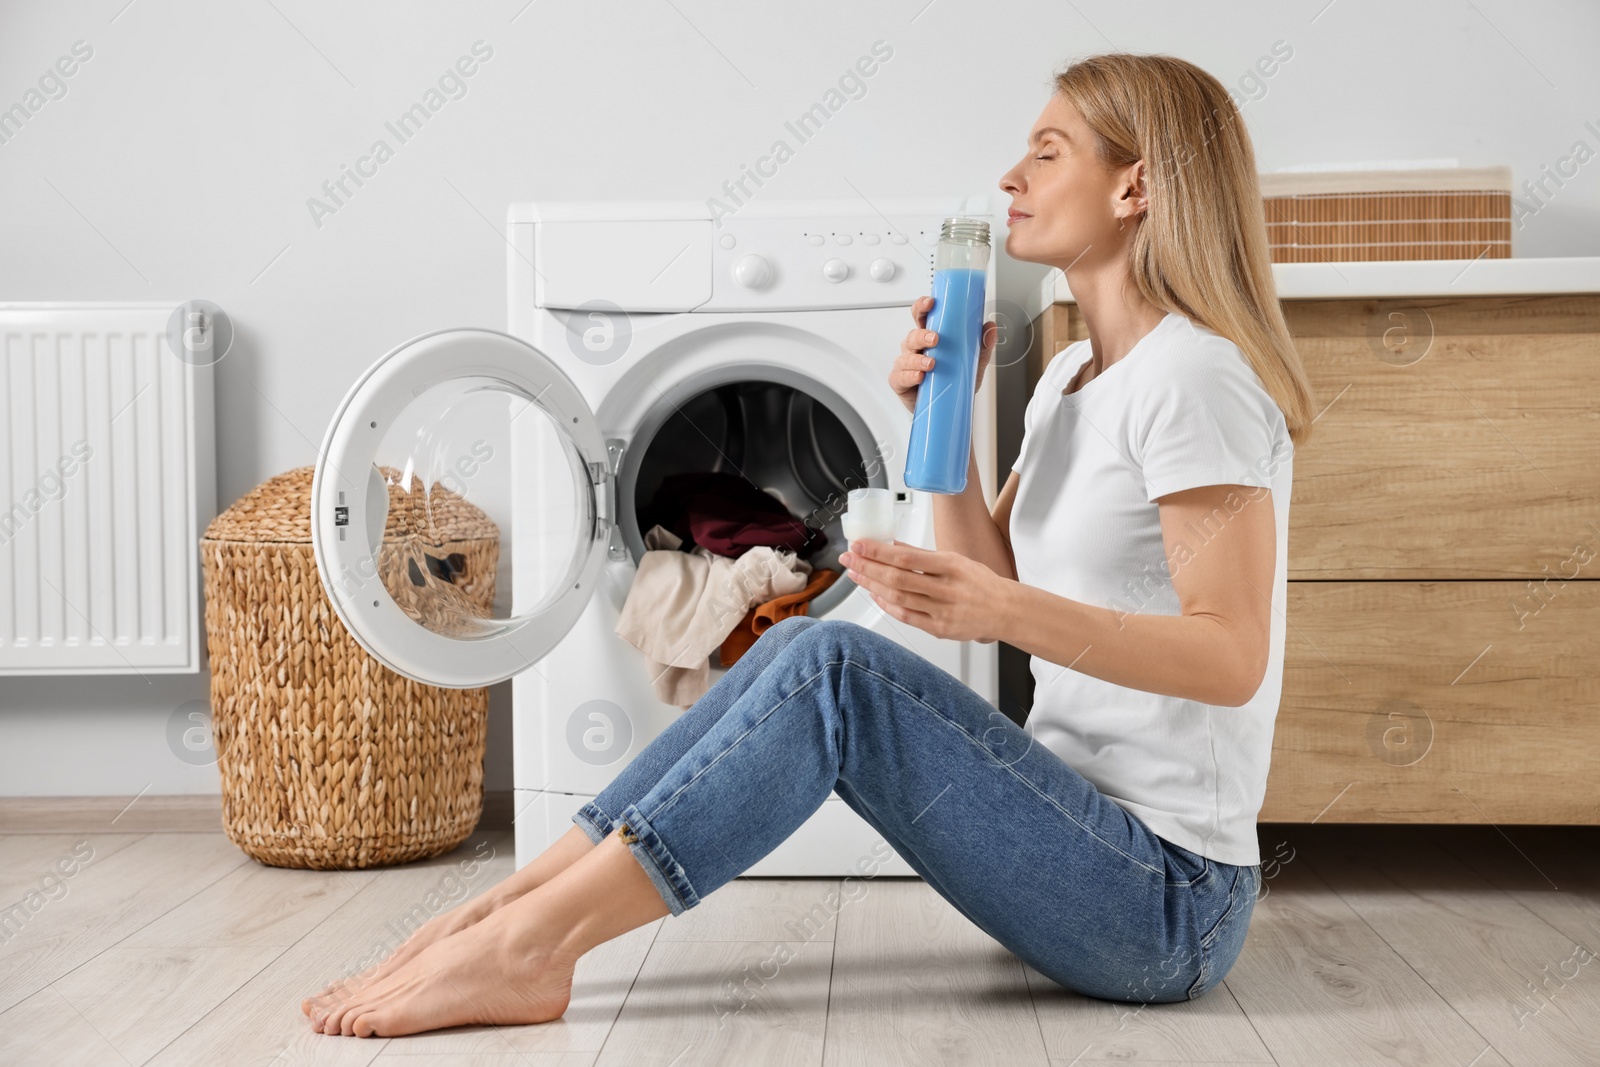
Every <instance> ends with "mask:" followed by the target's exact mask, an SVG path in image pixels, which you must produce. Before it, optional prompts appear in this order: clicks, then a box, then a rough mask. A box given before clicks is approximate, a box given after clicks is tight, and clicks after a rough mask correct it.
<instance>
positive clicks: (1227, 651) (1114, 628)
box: [998, 485, 1277, 707]
mask: <svg viewBox="0 0 1600 1067" xmlns="http://www.w3.org/2000/svg"><path fill="white" fill-rule="evenodd" d="M1230 495H1234V499H1233V501H1232V502H1233V503H1234V504H1236V505H1237V503H1238V502H1239V501H1240V500H1243V501H1245V502H1246V503H1245V504H1244V506H1243V507H1242V508H1240V509H1239V510H1238V511H1237V512H1234V511H1233V510H1232V509H1230V508H1229V507H1228V505H1227V503H1225V501H1228V499H1229V497H1230ZM1157 503H1158V504H1159V505H1160V508H1161V537H1162V542H1163V544H1164V545H1165V547H1166V553H1167V562H1168V567H1169V569H1170V571H1171V574H1172V587H1173V591H1174V592H1176V593H1177V595H1178V606H1179V610H1180V612H1181V614H1179V615H1144V614H1135V613H1132V612H1122V611H1117V610H1115V609H1112V608H1098V607H1091V606H1090V605H1087V604H1082V603H1079V602H1078V601H1075V600H1068V599H1067V598H1066V597H1060V596H1056V595H1055V594H1054V593H1048V592H1046V591H1044V590H1043V589H1036V588H1034V587H1032V586H1026V585H1020V584H1016V583H1012V585H1011V586H1010V587H1009V588H1007V589H1006V591H1005V592H1006V593H1008V594H1009V595H1007V596H1004V597H1003V600H1004V603H1005V607H1004V609H1003V610H1002V611H1001V612H1000V613H999V616H998V619H999V623H1000V627H999V634H998V636H999V638H1000V639H1001V640H1003V641H1006V642H1008V643H1010V644H1013V645H1015V646H1016V647H1018V648H1020V649H1022V650H1023V651H1025V652H1028V653H1030V654H1032V655H1035V656H1039V657H1040V658H1042V659H1047V660H1049V661H1050V662H1052V663H1058V664H1064V665H1065V664H1070V665H1071V667H1072V669H1073V670H1077V671H1082V672H1083V673H1084V674H1089V675H1093V676H1094V677H1096V678H1101V679H1104V680H1105V681H1108V682H1112V683H1114V684H1116V685H1124V686H1128V687H1129V688H1132V689H1142V690H1145V691H1147V692H1151V693H1166V694H1170V695H1172V696H1178V697H1186V698H1188V699H1190V700H1198V701H1200V702H1201V703H1203V704H1215V705H1220V706H1224V707H1238V706H1239V705H1241V704H1244V703H1246V702H1248V701H1249V700H1250V698H1251V697H1252V696H1254V695H1255V692H1256V690H1257V689H1259V688H1260V686H1261V681H1262V679H1263V678H1264V677H1265V676H1266V672H1267V658H1268V652H1269V648H1270V644H1269V637H1270V635H1271V632H1272V631H1271V625H1272V599H1271V598H1272V578H1273V567H1274V564H1275V562H1276V559H1275V557H1276V553H1277V527H1276V525H1275V523H1274V517H1273V510H1272V493H1271V492H1270V491H1269V490H1265V489H1257V488H1251V487H1246V486H1236V485H1207V486H1200V487H1198V488H1195V489H1187V490H1184V491H1183V492H1179V493H1169V494H1168V495H1167V496H1164V497H1162V498H1161V499H1160V500H1159V501H1157ZM1219 516H1220V517H1222V523H1221V526H1220V530H1219V532H1218V533H1217V534H1216V536H1214V537H1213V538H1212V539H1211V540H1209V541H1207V542H1205V543H1204V544H1203V545H1201V546H1200V547H1199V548H1198V549H1189V548H1185V550H1184V553H1183V555H1182V557H1181V559H1177V558H1174V546H1176V545H1187V544H1188V543H1189V541H1192V535H1190V536H1189V539H1188V540H1186V539H1185V536H1186V531H1189V530H1191V529H1207V530H1208V531H1209V530H1210V529H1214V528H1217V522H1218V518H1219ZM1190 523H1193V524H1194V525H1193V527H1190V525H1189V524H1190ZM1063 669H1065V668H1064V667H1063Z"/></svg>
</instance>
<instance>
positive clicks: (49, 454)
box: [0, 301, 216, 703]
mask: <svg viewBox="0 0 1600 1067" xmlns="http://www.w3.org/2000/svg"><path fill="white" fill-rule="evenodd" d="M177 304H178V302H177V301H174V302H172V303H167V304H15V303H0V509H4V510H3V511H0V674H155V673H166V674H173V673H187V672H194V671H198V670H199V669H200V665H201V661H200V654H201V649H202V647H203V644H204V643H203V641H202V639H201V637H202V626H201V610H200V568H199V539H200V535H201V533H202V531H203V530H204V528H205V525H206V523H208V522H209V521H210V520H211V517H212V515H213V513H214V511H215V506H216V488H215V477H214V466H213V457H214V440H213V436H212V384H211V378H212V374H213V373H214V367H212V366H207V365H202V364H203V362H204V361H202V360H196V359H194V358H193V357H192V356H191V357H190V358H188V359H179V358H178V357H177V356H176V355H174V354H173V352H172V350H171V349H170V348H169V346H168V342H167V339H166V336H165V334H166V330H167V322H168V319H169V317H170V316H171V315H172V312H173V309H174V308H175V307H176V306H177ZM0 703H3V702H0Z"/></svg>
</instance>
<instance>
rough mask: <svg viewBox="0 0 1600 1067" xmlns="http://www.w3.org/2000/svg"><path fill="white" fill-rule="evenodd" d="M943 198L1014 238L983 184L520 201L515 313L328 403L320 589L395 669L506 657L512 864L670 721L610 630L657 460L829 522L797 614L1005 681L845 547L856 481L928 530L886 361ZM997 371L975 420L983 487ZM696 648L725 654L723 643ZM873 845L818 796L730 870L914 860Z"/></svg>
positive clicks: (428, 669) (317, 516)
mask: <svg viewBox="0 0 1600 1067" xmlns="http://www.w3.org/2000/svg"><path fill="white" fill-rule="evenodd" d="M951 215H964V216H977V217H983V218H988V219H990V220H991V224H992V226H993V232H995V233H1003V232H1004V231H1003V230H1002V229H1001V228H1000V226H999V222H1000V220H999V219H996V218H994V216H993V215H992V208H991V204H990V200H989V198H988V197H986V196H967V197H950V198H919V199H899V200H880V201H877V202H875V203H872V204H869V203H867V202H865V201H862V200H854V201H827V200H812V201H780V200H777V199H769V200H755V201H752V202H749V203H746V204H744V205H743V206H741V207H740V208H738V209H737V210H736V211H732V212H731V213H730V212H728V211H727V210H725V205H724V206H719V207H718V208H717V210H712V209H711V208H708V206H707V205H706V204H703V203H691V202H682V203H680V202H631V203H617V202H610V203H581V202H561V203H552V202H540V203H520V204H513V205H512V206H511V208H510V210H509V212H508V216H507V230H506V235H505V237H506V264H507V271H506V276H507V283H508V293H507V300H508V326H507V330H506V331H505V332H499V331H493V330H486V329H475V328H456V329H444V330H440V331H438V332H435V333H431V334H427V335H424V336H421V337H417V338H414V339H412V340H410V341H408V342H406V343H405V344H402V345H400V346H399V347H397V348H395V349H394V350H393V351H391V352H389V353H388V354H387V355H385V356H384V357H383V358H382V359H380V360H378V362H377V363H375V364H374V365H373V366H372V367H370V368H369V369H368V370H367V371H366V373H365V374H364V375H363V376H362V377H361V378H360V379H359V380H358V381H357V382H356V383H355V385H354V386H353V387H352V388H351V389H350V391H349V393H348V395H347V396H346V397H345V399H344V401H343V402H342V403H341V404H340V406H339V408H338V410H337V412H336V414H335V416H334V418H333V420H332V422H331V423H330V425H329V427H328V431H327V434H326V437H325V439H324V442H323V448H322V451H321V454H320V456H319V459H318V463H317V472H316V477H315V481H314V485H313V489H312V496H313V501H312V527H313V540H314V543H315V551H316V558H317V565H318V568H319V570H320V572H321V575H322V578H323V583H324V586H325V587H326V589H327V591H328V594H329V598H330V600H331V602H332V603H333V605H334V607H335V610H336V611H337V613H338V615H339V617H340V619H341V620H342V621H343V622H344V623H345V625H346V627H347V628H348V629H349V631H350V633H351V634H352V635H353V636H354V637H355V638H356V640H357V641H358V642H360V643H361V644H362V646H363V647H365V648H366V649H367V650H368V651H369V652H371V653H372V655H373V656H374V657H375V658H376V659H377V660H378V661H380V662H381V663H383V664H384V665H386V666H388V667H389V668H391V669H393V670H395V671H397V672H399V673H401V674H403V675H406V676H407V677H410V678H414V679H417V680H418V681H422V682H426V683H429V684H432V685H438V686H447V687H476V686H484V685H490V684H493V683H496V682H500V681H503V680H505V679H508V678H509V679H512V683H511V684H512V714H513V725H512V737H513V740H512V744H513V746H514V749H515V751H514V756H513V767H514V770H513V776H514V787H515V818H516V821H515V829H516V855H517V864H518V865H519V866H522V865H525V864H526V863H528V862H529V861H530V860H532V859H533V858H534V857H535V856H537V855H538V854H539V853H540V852H541V851H542V850H543V849H544V848H545V847H547V846H548V845H549V844H550V843H551V842H553V841H554V840H555V839H556V838H558V837H560V836H561V835H562V834H563V833H565V832H566V831H567V829H568V828H569V827H571V826H572V822H571V816H572V813H573V812H574V811H575V810H576V809H577V808H578V807H579V806H580V805H581V804H583V803H584V802H585V801H586V800H589V799H591V798H593V797H594V796H595V795H597V794H598V793H599V792H600V790H602V789H603V788H604V787H605V786H606V785H607V784H608V783H609V782H610V781H611V780H612V779H613V778H614V777H615V775H616V774H617V773H618V772H619V771H620V770H621V769H622V768H623V767H624V766H626V765H627V762H628V761H629V760H630V759H631V758H632V757H633V756H634V755H635V754H636V753H638V752H639V751H640V750H641V749H643V748H644V747H645V746H646V745H648V744H649V743H650V741H651V740H653V739H654V738H655V737H656V736H657V735H658V734H659V733H660V732H661V731H662V730H663V729H665V728H666V727H667V726H668V725H670V724H671V723H672V722H673V721H674V720H675V719H676V718H677V717H678V716H679V715H681V714H683V712H682V711H681V710H680V709H679V708H677V707H674V706H671V705H668V704H664V703H662V702H661V701H660V700H658V699H657V697H656V695H655V692H654V689H653V687H652V682H653V673H654V671H653V669H652V665H651V664H650V663H648V662H647V661H646V660H645V658H644V657H643V656H642V654H641V653H640V652H639V651H638V650H636V649H635V648H634V647H633V646H632V645H630V644H629V643H628V642H626V641H625V640H623V639H622V638H621V637H619V636H618V635H617V634H616V633H615V627H616V625H617V620H618V618H619V615H620V613H621V610H622V607H623V604H624V602H625V601H626V599H627V596H628V591H629V588H630V587H631V585H632V580H633V576H634V574H635V573H636V571H637V568H638V563H639V560H640V558H641V557H642V555H643V554H644V552H645V551H646V549H645V544H644V534H645V533H646V532H647V531H648V529H649V525H648V520H649V516H651V515H652V514H653V513H654V509H656V508H658V507H659V506H660V504H661V499H660V498H659V497H658V493H659V492H660V490H661V487H662V483H663V481H664V480H665V479H666V478H668V477H669V476H670V475H673V474H677V473H688V472H697V471H722V472H731V473H734V474H737V475H739V476H740V477H742V478H744V479H746V480H748V481H749V482H751V483H752V484H754V485H756V486H758V487H760V488H761V489H764V490H766V491H768V492H769V493H771V494H772V495H773V496H775V497H777V498H778V499H779V500H780V501H781V502H783V503H784V504H785V505H786V506H787V507H788V509H789V510H790V512H791V513H792V514H793V515H795V516H796V517H797V518H798V519H799V520H800V521H802V522H804V523H805V525H806V526H807V527H808V528H809V531H810V535H812V536H815V537H816V538H817V539H818V540H819V541H820V543H821V547H819V548H816V549H814V550H813V551H812V553H811V554H810V555H809V556H808V557H807V561H808V562H809V563H810V564H811V565H812V566H813V568H820V567H828V568H832V569H835V570H839V571H840V572H841V576H840V578H839V579H838V580H837V581H835V582H834V583H833V584H832V585H831V586H830V587H829V588H828V589H827V590H826V591H824V592H823V593H822V594H821V595H820V596H818V597H817V598H816V599H815V600H813V601H812V602H811V603H810V604H809V605H808V614H810V615H811V616H813V617H816V618H825V619H843V620H848V621H851V622H855V623H858V624H860V625H862V626H866V627H870V628H871V629H873V630H875V631H877V632H879V633H882V634H884V635H885V636H887V637H889V638H891V639H893V640H896V641H898V642H900V643H901V644H903V645H905V646H906V647H908V648H910V649H911V650H913V651H915V652H916V653H918V654H919V655H921V656H923V657H925V658H926V659H928V660H929V661H931V662H933V663H935V664H937V665H938V666H939V667H941V668H943V669H944V670H946V671H948V672H949V673H951V674H952V675H954V676H956V677H957V678H960V679H961V680H962V681H963V682H965V683H966V684H967V685H969V686H971V687H972V688H973V689H974V690H976V691H977V692H978V693H980V694H982V695H983V696H984V697H985V698H986V699H988V700H989V701H991V702H995V701H996V699H997V692H996V690H997V675H998V671H997V661H996V652H997V646H996V645H994V644H980V643H977V642H962V641H951V640H946V639H941V638H935V637H933V636H931V635H929V634H927V633H926V632H924V631H921V630H918V629H917V628H915V627H913V626H910V625H908V624H905V623H902V622H900V621H899V620H897V619H895V618H894V617H893V616H890V615H888V614H886V613H885V612H883V611H882V610H881V609H879V608H878V607H877V606H876V605H875V604H874V603H873V601H872V599H871V597H870V596H869V595H868V594H867V593H866V591H865V590H863V589H861V588H859V587H858V586H856V585H855V584H854V583H853V582H851V581H850V580H849V578H848V576H846V575H844V574H843V573H842V572H843V569H844V568H843V567H841V566H840V565H839V564H838V555H839V553H840V552H842V551H843V550H844V549H845V547H846V546H845V540H844V536H843V532H842V530H841V524H840V521H839V516H840V514H842V512H843V510H844V507H845V502H846V494H847V492H848V491H849V490H850V489H852V488H857V487H859V486H879V487H886V488H889V489H891V490H892V491H893V492H894V496H895V501H896V503H895V510H896V525H895V536H896V538H897V539H898V540H901V541H905V542H907V543H910V544H915V545H920V546H923V547H928V548H932V547H934V531H933V498H932V496H931V494H927V493H923V492H921V491H918V490H914V489H908V488H907V487H906V485H905V482H904V478H903V474H904V468H905V448H906V444H907V440H908V438H909V434H910V429H911V415H910V413H908V412H907V411H906V409H905V408H904V406H903V405H902V404H901V403H900V402H899V400H898V399H896V398H895V396H894V395H893V393H892V392H891V390H890V389H889V386H888V384H887V378H888V374H889V370H890V367H891V365H892V363H893V362H894V359H895V357H896V355H897V353H898V351H899V345H900V342H901V339H902V338H903V337H904V336H905V334H906V332H907V331H908V330H909V329H911V327H912V322H911V317H910V315H909V314H908V312H907V309H908V307H909V305H910V304H911V303H912V302H913V301H914V300H915V299H916V298H917V297H918V296H922V295H924V294H927V293H929V292H930V291H931V288H932V264H933V249H934V245H935V244H936V243H937V239H938V233H939V227H940V223H941V221H942V220H943V219H944V218H946V217H948V216H951ZM993 259H994V257H992V256H991V260H990V262H991V266H990V268H989V270H990V279H989V280H990V284H989V286H988V292H989V293H990V294H991V295H990V297H989V299H990V302H991V306H992V302H993V296H992V294H993V292H994V285H993V269H994V268H993ZM990 315H991V317H992V310H991V312H990ZM994 379H995V375H993V374H988V375H985V381H984V384H983V387H982V388H981V389H980V390H979V391H978V394H977V397H976V398H975V403H976V410H975V412H974V419H973V434H974V443H975V449H976V454H977V458H978V466H979V470H980V477H981V479H982V489H983V492H984V496H985V498H986V499H987V500H988V501H989V502H990V504H991V506H992V503H993V500H994V496H995V491H996V486H995V485H994V483H993V479H994V474H993V472H994V469H995V400H994V384H993V383H994ZM709 670H710V680H711V683H712V684H715V683H716V681H717V679H718V678H720V677H721V675H722V674H723V673H725V672H724V670H723V669H722V668H721V667H720V665H719V663H718V657H717V654H716V653H712V655H711V657H710V659H709ZM775 799H776V798H775ZM878 842H879V837H878V835H877V834H876V832H875V831H874V830H873V829H872V828H871V827H870V826H869V825H868V824H867V823H866V822H865V821H864V820H862V819H861V818H860V817H859V816H858V815H856V814H855V812H853V811H852V810H850V808H849V807H848V806H847V805H845V803H844V802H843V801H842V800H841V799H840V798H839V797H838V796H837V795H836V794H834V795H830V796H829V797H828V799H827V800H826V801H824V803H823V804H822V806H821V808H820V809H819V810H818V811H817V812H816V813H815V814H814V815H812V816H811V818H810V819H809V820H808V821H807V822H806V823H805V824H803V825H802V826H801V828H800V829H799V830H798V831H797V832H796V833H795V834H794V835H793V836H791V837H790V838H789V839H788V840H787V841H786V842H784V843H783V844H782V845H780V846H779V847H778V848H777V849H776V850H775V851H773V852H772V853H770V854H769V855H767V856H766V857H765V858H764V859H762V860H761V861H760V862H759V863H757V864H756V865H755V866H754V867H753V868H751V869H750V871H749V872H747V873H749V874H751V875H785V876H795V875H824V876H827V875H831V876H840V875H843V874H847V873H860V872H861V871H862V870H863V869H871V870H876V871H877V872H878V873H894V874H912V873H914V872H912V870H911V868H910V867H909V866H908V865H906V864H905V863H904V862H903V861H902V860H900V859H899V857H898V856H895V857H893V858H892V859H891V860H890V861H888V862H887V863H885V862H884V861H883V860H882V852H883V850H882V846H881V845H879V844H878ZM864 864H865V865H866V866H865V867H864V866H863V865H864Z"/></svg>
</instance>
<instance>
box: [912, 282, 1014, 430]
mask: <svg viewBox="0 0 1600 1067" xmlns="http://www.w3.org/2000/svg"><path fill="white" fill-rule="evenodd" d="M932 310H933V297H931V296H919V297H917V299H916V301H915V302H914V303H913V304H912V305H911V319H912V321H913V322H915V323H916V324H917V325H916V327H915V328H914V329H912V330H911V331H910V332H908V333H907V334H906V336H905V340H903V341H901V342H900V354H899V355H898V356H896V357H895V361H894V366H893V367H892V368H891V369H890V371H889V387H890V388H892V389H893V390H894V392H895V395H896V396H898V397H899V398H900V402H901V403H902V404H904V405H905V406H906V410H907V411H909V412H911V413H913V414H915V413H916V410H917V388H918V387H919V386H920V385H921V384H922V376H923V375H924V374H926V373H927V372H928V371H929V370H931V369H932V368H933V357H932V356H930V355H928V354H927V351H926V350H927V349H929V348H932V347H933V346H934V345H935V344H937V343H938V342H939V335H938V334H937V333H935V332H934V331H932V330H930V329H928V312H930V311H932ZM999 332H1000V331H999V328H998V327H997V326H996V324H995V323H993V322H986V323H984V324H983V345H982V347H981V349H980V351H979V352H978V373H977V376H976V379H975V381H974V384H973V388H974V389H977V388H981V387H982V385H983V371H984V368H985V367H987V366H988V365H989V357H990V356H991V355H992V354H993V352H994V344H995V340H996V338H997V337H998V336H999Z"/></svg>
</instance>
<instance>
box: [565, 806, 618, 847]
mask: <svg viewBox="0 0 1600 1067" xmlns="http://www.w3.org/2000/svg"><path fill="white" fill-rule="evenodd" d="M572 821H573V822H574V823H576V824H577V826H578V829H580V830H582V831H583V832H584V833H585V834H587V835H588V836H589V840H590V841H593V842H594V843H595V844H597V845H598V844H599V843H600V842H602V841H604V840H605V839H606V835H607V834H609V833H610V832H611V831H612V830H613V829H614V827H613V826H612V824H611V816H609V815H607V814H606V813H605V812H603V811H601V810H600V809H599V808H597V807H595V805H594V802H593V801H590V802H589V803H587V804H585V805H584V806H583V807H581V808H579V809H578V810H577V811H575V812H573V813H572Z"/></svg>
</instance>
